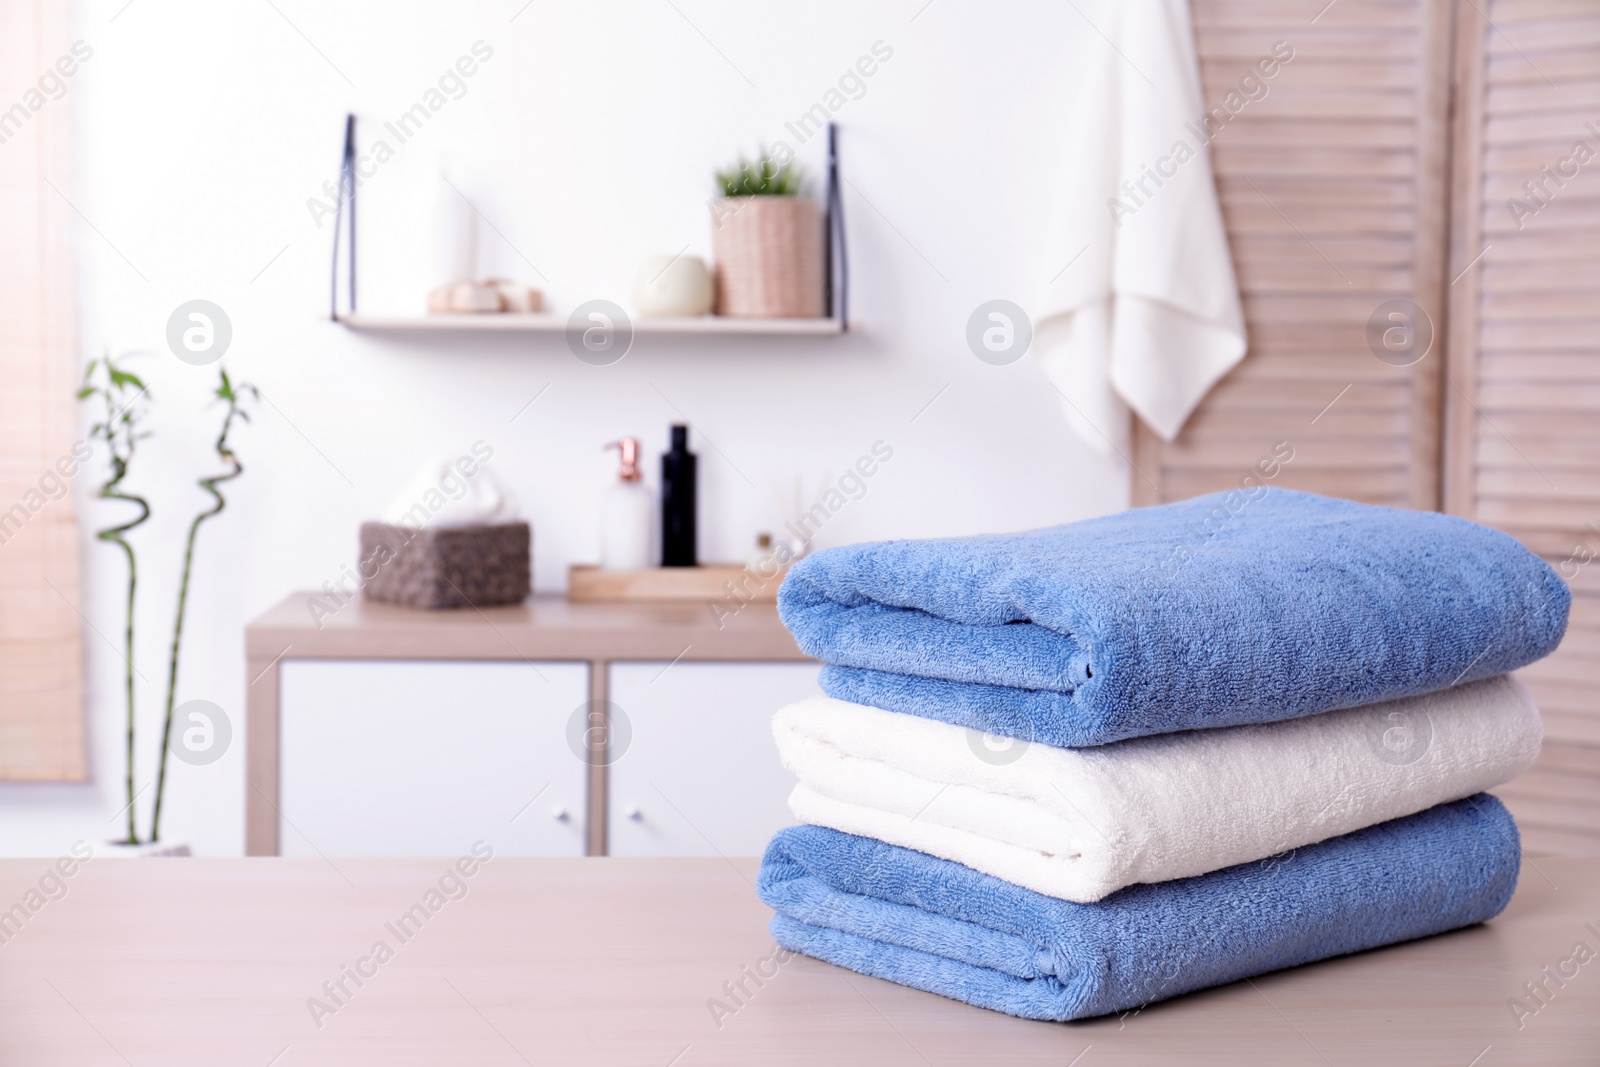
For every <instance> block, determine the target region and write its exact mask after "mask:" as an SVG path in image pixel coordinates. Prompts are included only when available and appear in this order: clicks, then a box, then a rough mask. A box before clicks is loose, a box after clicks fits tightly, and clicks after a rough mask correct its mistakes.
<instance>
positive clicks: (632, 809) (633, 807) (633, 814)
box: [623, 804, 644, 822]
mask: <svg viewBox="0 0 1600 1067" xmlns="http://www.w3.org/2000/svg"><path fill="white" fill-rule="evenodd" d="M623 814H624V815H626V816H627V817H628V818H630V819H632V820H633V821H634V822H644V812H642V811H640V810H639V805H637V804H629V805H628V810H627V811H625V812H623Z"/></svg>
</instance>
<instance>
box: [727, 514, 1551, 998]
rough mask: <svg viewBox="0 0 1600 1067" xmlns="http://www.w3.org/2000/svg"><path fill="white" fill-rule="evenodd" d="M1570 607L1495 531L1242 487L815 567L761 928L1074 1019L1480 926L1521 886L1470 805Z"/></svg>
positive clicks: (797, 945)
mask: <svg viewBox="0 0 1600 1067" xmlns="http://www.w3.org/2000/svg"><path fill="white" fill-rule="evenodd" d="M1570 600H1571V598H1570V594H1569V592H1568V590H1567V588H1566V585H1565V584H1564V583H1563V582H1562V581H1561V579H1560V578H1559V577H1558V576H1557V575H1556V574H1555V572H1554V571H1553V570H1551V568H1550V567H1549V566H1548V565H1546V564H1545V563H1544V562H1542V561H1541V560H1539V559H1538V558H1537V557H1536V556H1534V555H1533V554H1532V553H1530V552H1528V550H1527V549H1525V548H1523V547H1522V546H1521V545H1520V544H1518V543H1517V542H1516V541H1514V540H1512V539H1511V538H1509V537H1507V536H1505V535H1504V534H1501V533H1498V532H1496V531H1493V530H1489V529H1486V528H1484V527H1481V526H1477V525H1475V524H1473V523H1470V522H1466V521H1465V520H1462V519H1458V518H1453V517H1450V516H1446V515H1439V514H1433V513H1424V512H1411V511H1400V510H1395V509H1390V508H1378V507H1371V506H1368V505H1363V504H1355V503H1351V502H1349V501H1344V500H1333V499H1328V498H1325V497H1319V496H1313V495H1310V494H1306V493H1297V492H1292V491H1288V490H1281V489H1266V488H1259V487H1258V488H1257V489H1255V490H1253V491H1243V490H1241V491H1236V492H1232V493H1224V494H1217V495H1214V496H1210V497H1201V498H1198V499H1195V500H1190V501H1186V502H1184V503H1181V504H1172V505H1167V506H1163V507H1156V508H1146V509H1141V510H1137V511H1131V512H1126V513H1124V514H1121V515H1116V516H1111V517H1109V518H1104V519H1096V520H1091V521H1088V522H1081V523H1075V524H1073V525H1069V526H1062V527H1056V528H1053V529H1047V530H1038V531H1034V532H1030V533H1022V534H1012V535H1005V536H990V537H974V538H964V539H959V540H947V541H897V542H886V543H879V544H866V545H855V546H851V547H848V548H841V549H833V550H830V551H826V552H822V553H819V554H818V555H816V556H813V557H811V558H809V559H807V560H804V561H803V562H801V563H800V564H799V565H797V566H796V567H795V568H794V569H793V571H792V572H791V573H790V575H789V577H788V579H787V581H786V582H785V584H784V586H783V588H782V590H781V592H780V594H779V598H778V603H779V609H780V611H781V613H782V615H783V619H784V622H785V623H786V624H787V625H788V627H789V629H790V630H791V631H792V632H793V633H794V635H795V638H796V639H797V640H798V642H799V644H800V647H801V648H802V649H803V650H805V651H806V652H807V653H808V654H810V655H813V656H816V657H817V658H818V659H821V660H822V661H823V662H824V664H825V666H824V668H823V671H822V686H823V689H824V691H825V692H827V693H828V694H829V696H828V697H826V698H818V699H815V700H810V701H806V702H804V703H801V704H798V705H795V706H793V707H789V708H785V709H784V710H783V711H781V712H779V713H778V715H777V717H776V719H775V721H774V731H775V734H776V736H777V741H778V748H779V751H780V753H781V755H782V757H783V761H784V764H785V766H787V767H788V768H789V769H790V770H791V771H792V772H793V773H794V774H795V775H796V776H798V778H799V779H800V784H799V785H798V786H797V787H796V788H795V791H794V794H793V796H792V797H791V798H790V805H791V807H792V809H793V811H794V813H795V815H796V817H797V818H799V819H801V820H802V821H803V822H805V823H806V824H808V825H804V826H798V827H793V828H790V829H787V830H783V831H781V832H780V833H779V834H778V835H777V837H775V838H774V839H773V841H772V843H771V845H770V846H769V847H768V849H767V854H766V856H765V858H764V860H763V861H762V868H761V875H760V879H759V886H758V887H759V890H760V892H761V895H762V898H763V899H764V900H765V901H766V902H767V903H768V904H769V905H771V906H772V907H773V908H774V909H775V910H776V912H777V915H776V916H775V917H774V918H773V922H772V930H773V933H774V935H775V936H776V937H777V939H778V941H779V943H780V944H782V945H783V946H785V947H786V948H789V949H791V950H795V951H800V952H804V953H807V954H809V955H813V956H816V957H819V958H821V959H824V960H828V961H831V962H833V963H837V964H840V965H842V966H845V967H849V968H852V969H854V970H857V971H860V972H862V973H865V974H871V975H875V976H877V977H880V978H887V979H890V980H892V981H897V982H901V983H903V984H906V985H910V986H915V987H917V988H920V989H925V990H929V991H932V992H936V993H942V994H945V995H946V996H950V997H954V998H956V999H959V1000H964V1001H967V1002H969V1003H972V1004H978V1005H982V1006H984V1007H988V1008H994V1009H997V1010H999V1011H1004V1012H1009V1013H1011V1014H1014V1015H1021V1016H1025V1017H1028V1018H1037V1019H1074V1018H1081V1017H1084V1016H1091V1015H1100V1014H1105V1013H1107V1012H1113V1011H1120V1010H1124V1009H1129V1008H1134V1007H1139V1006H1142V1005H1144V1004H1147V1003H1150V1002H1152V1001H1155V1000H1160V999H1163V998H1166V997H1170V996H1174V995H1177V994H1179V993H1184V992H1187V991H1190V990H1193V989H1199V988H1203V987H1205V986H1210V985H1216V984H1219V983H1222V982H1229V981H1234V980H1237V979H1240V978H1245V977H1249V976H1251V975H1255V974H1260V973H1262V972H1265V971H1270V970H1274V969H1277V968H1280V967H1287V966H1292V965H1295V964H1299V963H1305V962H1309V961H1312V960H1318V959H1323V958H1326V957H1329V956H1334V955H1339V954H1342V953H1347V952H1355V951H1358V950H1361V949H1367V948H1373V947H1376V946H1379V945H1386V944H1392V943H1394V942H1397V941H1404V940H1407V939H1410V938H1415V937H1422V936H1425V935H1428V934H1434V933H1439V932H1442V931H1445V930H1450V929H1454V928H1457V927H1460V926H1466V925H1470V924H1472V923H1478V922H1482V921H1484V920H1486V919H1489V918H1491V917H1493V916H1494V915H1496V914H1498V913H1499V912H1500V910H1501V909H1502V908H1504V907H1505V905H1506V903H1507V902H1508V901H1509V899H1510V897H1511V893H1512V890H1513V889H1514V888H1515V885H1516V879H1517V871H1518V868H1519V863H1520V846H1519V840H1518V836H1517V830H1516V825H1515V823H1514V822H1513V821H1512V820H1511V817H1510V815H1509V814H1508V813H1507V812H1506V810H1505V808H1504V807H1503V806H1501V804H1500V802H1499V801H1498V800H1496V799H1494V798H1493V797H1491V796H1488V795H1486V794H1485V793H1483V790H1486V789H1489V788H1492V787H1494V786H1496V785H1499V784H1501V783H1504V782H1506V781H1508V780H1509V779H1511V778H1513V777H1515V776H1516V775H1518V774H1520V773H1521V772H1522V771H1524V770H1526V769H1527V768H1528V767H1529V766H1530V765H1531V764H1532V763H1533V761H1534V760H1535V758H1536V757H1537V756H1538V752H1539V745H1540V742H1541V739H1542V730H1541V727H1540V722H1539V715H1538V711H1537V710H1536V709H1535V707H1534V705H1533V702H1532V700H1531V699H1530V698H1529V696H1528V694H1527V691H1526V690H1525V689H1523V687H1522V686H1521V684H1520V683H1519V682H1517V681H1515V680H1514V679H1512V678H1510V677H1508V676H1507V675H1506V672H1508V671H1511V670H1514V669H1516V668H1518V667H1521V666H1523V665H1525V664H1527V663H1530V662H1532V661H1533V660H1536V659H1538V658H1540V657H1541V656H1544V655H1547V654H1549V653H1550V652H1551V651H1553V650H1554V649H1555V647H1556V645H1557V644H1559V643H1560V640H1561V637H1562V634H1563V633H1564V632H1565V629H1566V621H1567V610H1568V607H1569V605H1570Z"/></svg>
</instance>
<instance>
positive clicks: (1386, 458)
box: [1131, 0, 1600, 852]
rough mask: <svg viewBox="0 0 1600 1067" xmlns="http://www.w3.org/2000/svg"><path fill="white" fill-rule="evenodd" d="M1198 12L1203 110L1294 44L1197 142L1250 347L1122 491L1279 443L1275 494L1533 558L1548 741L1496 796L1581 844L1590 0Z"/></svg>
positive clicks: (1599, 196) (1205, 3) (1599, 586)
mask: <svg viewBox="0 0 1600 1067" xmlns="http://www.w3.org/2000/svg"><path fill="white" fill-rule="evenodd" d="M1193 3H1194V11H1195V22H1196V34H1197V41H1198V45H1199V51H1200V56H1201V65H1202V78H1203V81H1204V84H1205V88H1206V94H1207V99H1208V100H1209V101H1218V100H1221V99H1222V98H1223V97H1224V96H1225V94H1226V93H1227V92H1228V90H1229V89H1230V88H1232V87H1233V86H1234V85H1236V83H1237V79H1238V78H1239V77H1240V74H1241V72H1242V71H1244V70H1245V69H1246V68H1247V66H1248V65H1249V64H1250V63H1251V62H1252V61H1253V60H1254V58H1255V57H1256V56H1258V55H1260V54H1263V53H1264V52H1265V51H1267V50H1268V49H1269V48H1270V47H1271V45H1272V43H1273V42H1274V41H1278V40H1282V41H1285V42H1288V44H1290V45H1291V46H1292V47H1293V49H1294V52H1295V56H1294V59H1292V60H1291V61H1290V62H1289V63H1287V64H1286V65H1285V66H1284V67H1283V69H1282V71H1281V72H1280V73H1279V75H1278V76H1277V77H1276V78H1275V79H1273V81H1272V82H1271V83H1270V84H1269V92H1268V95H1267V97H1266V98H1264V99H1262V100H1260V101H1252V102H1249V103H1247V104H1246V105H1245V106H1244V107H1243V108H1242V109H1241V110H1240V111H1239V113H1238V114H1237V115H1235V116H1234V117H1233V118H1232V119H1231V120H1230V121H1229V122H1228V123H1227V124H1226V126H1225V127H1224V128H1223V129H1222V131H1221V132H1220V134H1219V135H1218V136H1217V138H1216V140H1215V141H1214V142H1213V143H1212V153H1213V161H1214V164H1215V167H1216V172H1217V183H1218V187H1219V191H1220V193H1221V197H1222V202H1223V211H1224V214H1225V217H1226V219H1227V224H1228V231H1229V239H1230V242H1231V244H1232V248H1233V255H1234V261H1235V264H1236V266H1237V269H1238V274H1239V281H1240V285H1241V288H1242V289H1243V294H1244V302H1245V311H1246V317H1247V320H1248V325H1249V330H1250V345H1251V347H1250V353H1249V355H1248V356H1247V357H1246V358H1245V361H1244V362H1243V363H1242V364H1241V365H1240V367H1239V368H1238V369H1237V370H1236V371H1235V372H1234V373H1232V374H1230V375H1229V376H1228V377H1227V378H1226V379H1225V380H1224V381H1223V382H1221V383H1220V384H1219V385H1218V387H1217V388H1216V389H1215V390H1214V391H1213V392H1212V393H1211V395H1210V396H1208V397H1207V399H1206V400H1205V401H1204V403H1203V404H1202V405H1201V407H1200V409H1199V410H1198V411H1197V412H1196V414H1195V415H1194V417H1193V418H1192V419H1191V420H1190V422H1189V424H1188V425H1187V426H1186V427H1185V428H1184V431H1183V433H1182V434H1181V435H1180V436H1179V438H1178V439H1177V440H1176V441H1175V442H1173V443H1171V444H1165V443H1163V442H1161V441H1160V440H1159V439H1158V438H1156V437H1155V436H1154V435H1153V434H1151V433H1150V432H1149V431H1148V430H1143V429H1141V430H1140V431H1139V433H1138V436H1137V438H1136V440H1135V443H1134V445H1135V447H1134V451H1133V455H1132V458H1133V461H1134V465H1135V467H1136V470H1135V471H1134V472H1133V474H1132V476H1131V477H1132V494H1133V499H1134V501H1135V502H1136V503H1155V502H1159V501H1166V500H1177V499H1182V498H1185V497H1189V496H1193V495H1196V494H1198V493H1204V492H1210V491H1213V490H1217V489H1225V488H1229V487H1231V486H1234V485H1237V484H1238V482H1239V479H1240V478H1241V477H1242V476H1243V475H1244V474H1245V472H1247V471H1249V470H1251V469H1252V468H1253V467H1254V466H1255V464H1256V463H1257V461H1258V460H1259V459H1261V458H1263V457H1274V456H1276V455H1281V454H1283V453H1285V452H1286V451H1292V459H1290V460H1289V462H1288V463H1286V464H1283V465H1282V466H1281V467H1279V468H1278V474H1277V476H1276V478H1275V479H1274V482H1275V484H1279V485H1285V486H1290V487H1295V488H1302V489H1309V490H1312V491H1315V492H1322V493H1328V494H1331V495H1336V496H1344V497H1350V498H1353V499H1356V500H1365V501H1370V502H1373V503H1384V504H1394V505H1404V506H1411V507H1418V508H1443V509H1445V510H1448V511H1450V512H1452V513H1455V514H1459V515H1464V516H1466V517H1468V518H1472V519H1474V520H1476V521H1478V522H1483V523H1486V524H1488V525H1491V526H1497V527H1499V528H1501V529H1504V530H1506V531H1507V532H1509V533H1511V534H1512V535H1514V536H1516V537H1518V538H1520V539H1521V540H1522V541H1523V542H1525V543H1526V544H1528V545H1529V546H1530V547H1531V548H1533V549H1534V550H1535V551H1537V552H1539V553H1540V554H1541V555H1542V556H1543V557H1544V558H1545V559H1547V560H1549V561H1550V563H1551V564H1552V565H1553V566H1555V567H1557V569H1558V570H1560V571H1561V572H1562V574H1563V575H1564V576H1565V577H1568V578H1569V579H1570V582H1571V586H1572V589H1573V592H1574V594H1575V597H1576V599H1575V602H1574V608H1573V613H1572V625H1571V628H1570V630H1569V632H1568V636H1567V639H1566V641H1565V642H1564V643H1563V645H1562V647H1561V649H1560V651H1558V652H1557V653H1556V654H1555V655H1554V656H1552V657H1551V658H1550V659H1549V660H1547V661H1545V662H1542V663H1540V664H1536V665H1534V666H1533V667H1531V668H1529V669H1527V670H1525V671H1523V672H1521V675H1522V677H1523V678H1524V680H1525V681H1527V682H1528V684H1529V685H1530V687H1531V688H1532V689H1533V690H1534V692H1535V695H1536V696H1537V697H1538V699H1539V703H1540V707H1541V709H1542V710H1543V712H1544V715H1545V723H1546V731H1547V738H1546V743H1545V751H1544V755H1543V756H1542V757H1541V759H1540V763H1539V765H1538V766H1537V767H1536V768H1535V769H1534V770H1533V771H1532V772H1530V773H1529V774H1527V775H1524V776H1523V777H1522V778H1520V779H1518V780H1517V781H1516V782H1514V783H1512V784H1510V785H1508V786H1506V787H1504V788H1502V789H1500V790H1497V792H1499V793H1500V795H1501V796H1502V797H1504V798H1505V799H1506V801H1507V803H1508V804H1509V805H1510V806H1511V807H1512V810H1513V811H1514V812H1515V813H1516V815H1517V818H1518V822H1519V824H1520V825H1521V826H1522V829H1523V834H1524V840H1525V843H1526V845H1527V847H1528V848H1529V850H1530V851H1533V852H1539V851H1582V852H1600V0H1458V2H1454V3H1452V2H1450V0H1412V2H1398V3H1391V2H1383V0H1335V2H1333V3H1331V4H1327V6H1326V7H1324V6H1323V5H1324V4H1325V3H1326V0H1315V2H1314V3H1310V4H1300V3H1283V2H1269V0H1193ZM1319 12H1320V14H1319ZM1452 115H1453V119H1452ZM1547 168H1548V169H1547ZM1394 301H1410V302H1411V304H1414V305H1415V306H1416V311H1415V312H1414V313H1413V312H1412V311H1411V306H1410V304H1402V305H1395V304H1394V303H1393V302H1394ZM1397 311H1398V313H1400V314H1401V315H1402V316H1406V317H1405V318H1402V319H1399V320H1397V319H1393V318H1391V317H1390V316H1391V313H1394V312H1397ZM1410 320H1414V321H1410ZM1374 326H1375V327H1376V329H1374ZM1391 327H1393V328H1398V329H1399V330H1400V331H1401V332H1400V333H1399V334H1397V335H1394V336H1398V337H1399V338H1400V339H1401V340H1409V341H1411V347H1410V348H1409V349H1402V350H1401V351H1398V352H1397V351H1394V350H1392V349H1391V348H1389V347H1386V346H1385V345H1384V344H1383V343H1381V340H1382V338H1383V331H1384V330H1386V329H1389V328H1391ZM1408 329H1409V330H1412V331H1414V333H1412V334H1409V335H1407V334H1406V333H1405V332H1404V331H1406V330H1408ZM1428 333H1431V344H1429V343H1428V342H1427V337H1426V334H1428ZM1375 342H1378V343H1375ZM1413 360H1414V362H1413ZM1406 364H1409V365H1406ZM1278 442H1286V445H1284V446H1280V445H1279V444H1278Z"/></svg>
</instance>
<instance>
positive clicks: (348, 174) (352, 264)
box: [328, 114, 356, 322]
mask: <svg viewBox="0 0 1600 1067" xmlns="http://www.w3.org/2000/svg"><path fill="white" fill-rule="evenodd" d="M347 199H348V200H349V201H350V216H349V218H350V222H349V225H350V248H349V251H348V253H347V263H348V267H349V274H348V277H347V278H346V284H347V287H348V289H349V295H350V312H351V314H354V313H355V310H356V117H355V115H354V114H347V115H345V117H344V153H343V155H341V156H340V158H339V195H338V197H337V199H336V200H335V202H334V205H333V267H332V277H331V278H330V280H329V284H328V304H329V307H328V317H329V318H330V319H332V320H333V321H334V322H338V321H339V234H340V232H341V231H342V230H343V229H344V226H345V213H344V205H345V201H346V200H347Z"/></svg>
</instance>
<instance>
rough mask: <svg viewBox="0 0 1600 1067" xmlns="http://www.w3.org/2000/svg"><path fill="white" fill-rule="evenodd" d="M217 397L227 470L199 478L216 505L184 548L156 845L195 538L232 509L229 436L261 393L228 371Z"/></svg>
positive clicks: (154, 822) (219, 448) (153, 830)
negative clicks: (226, 487) (227, 487)
mask: <svg viewBox="0 0 1600 1067" xmlns="http://www.w3.org/2000/svg"><path fill="white" fill-rule="evenodd" d="M214 395H215V397H216V399H218V400H220V401H222V403H223V405H224V409H223V415H222V429H221V431H220V432H218V434H217V440H216V443H215V444H213V445H212V448H213V450H214V451H215V452H216V454H217V458H218V459H220V460H221V461H222V463H223V465H224V466H225V467H226V468H227V469H226V470H224V471H222V472H221V473H219V474H213V475H210V476H209V477H205V478H201V479H199V482H200V488H202V489H204V490H205V491H206V492H207V493H210V494H211V496H212V498H213V500H214V503H212V504H211V505H210V506H209V507H207V508H206V509H205V510H204V511H201V512H200V513H198V514H197V515H195V517H194V519H193V521H191V522H190V523H189V537H188V539H187V540H186V541H185V542H184V546H183V573H182V576H181V577H180V578H179V579H178V611H177V615H176V616H175V618H174V620H173V624H172V650H171V653H170V654H169V656H168V658H167V708H166V716H165V719H164V721H163V723H162V727H161V761H160V765H159V769H158V770H157V771H156V799H155V810H154V812H153V813H152V815H151V817H150V840H151V841H152V842H154V841H159V840H161V799H162V797H163V796H164V795H165V793H166V787H167V747H168V745H170V744H171V741H172V712H173V707H174V706H175V704H176V703H177V695H178V654H179V652H180V650H181V649H182V646H183V620H184V616H185V613H186V609H187V607H188V603H189V577H190V575H191V574H192V573H193V571H194V546H195V539H196V537H197V536H198V535H199V533H200V526H201V524H202V523H204V522H205V521H206V520H207V519H211V518H214V517H216V516H217V515H220V514H221V513H222V509H223V508H225V507H227V506H228V502H227V500H226V499H225V498H224V497H223V495H222V492H221V490H219V489H218V488H217V486H219V485H221V484H222V483H223V482H231V481H232V480H233V479H235V478H237V477H239V475H241V474H243V473H244V464H242V463H240V462H239V457H238V456H237V455H236V454H235V453H234V451H233V447H232V446H231V445H230V444H228V433H229V431H231V430H232V429H233V424H234V420H236V419H240V420H243V421H245V422H249V421H250V413H249V412H248V411H246V410H245V408H244V406H243V401H244V399H245V398H246V397H249V398H250V399H252V400H254V399H257V398H258V397H260V395H261V394H260V393H259V392H258V391H257V390H256V387H255V386H253V385H250V384H249V383H247V382H240V383H239V384H238V385H234V384H233V382H232V381H231V380H230V379H229V378H228V372H227V371H226V370H222V371H221V372H220V380H219V381H218V383H217V389H216V392H215V394H214Z"/></svg>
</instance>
